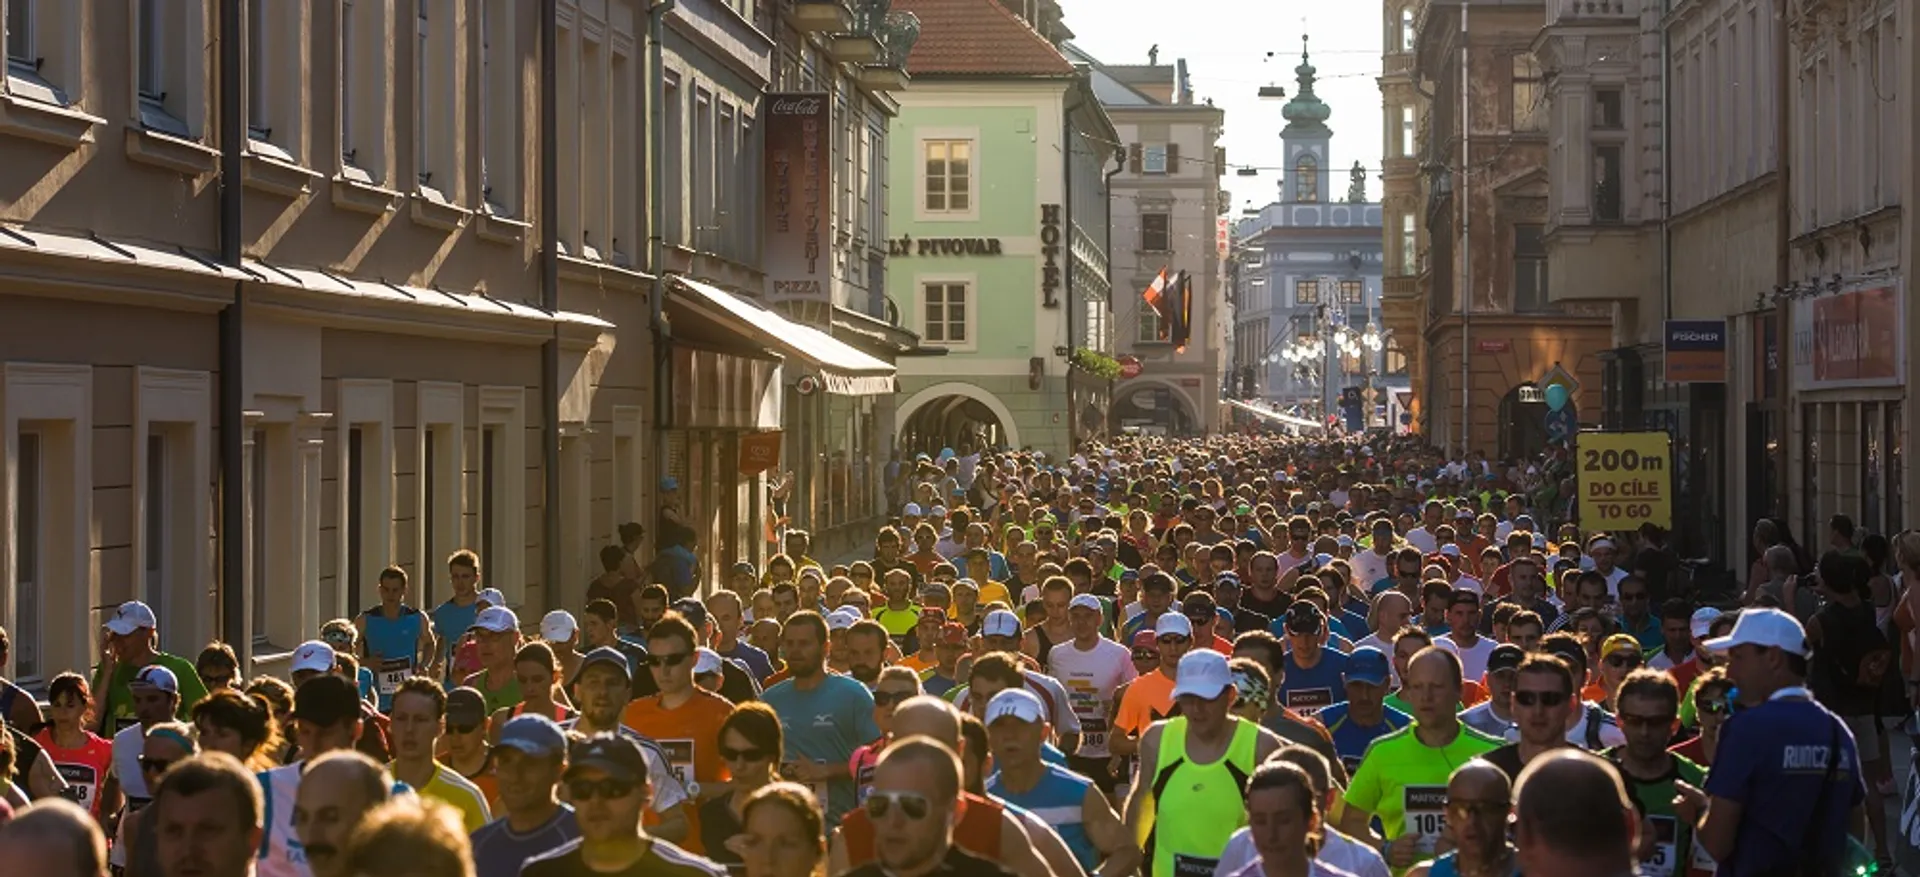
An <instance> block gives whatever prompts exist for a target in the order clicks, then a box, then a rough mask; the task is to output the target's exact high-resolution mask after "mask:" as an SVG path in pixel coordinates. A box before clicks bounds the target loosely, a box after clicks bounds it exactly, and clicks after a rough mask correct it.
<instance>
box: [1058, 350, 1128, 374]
mask: <svg viewBox="0 0 1920 877" xmlns="http://www.w3.org/2000/svg"><path fill="white" fill-rule="evenodd" d="M1067 362H1068V364H1069V365H1072V366H1073V367H1074V368H1077V369H1079V370H1081V371H1083V372H1086V373H1087V374H1090V375H1093V376H1094V377H1097V378H1105V379H1107V380H1109V381H1110V380H1113V379H1115V378H1118V377H1120V360H1117V359H1114V358H1113V357H1111V356H1108V355H1106V354H1104V353H1101V352H1100V351H1098V350H1089V349H1087V348H1085V347H1076V348H1074V349H1073V354H1072V355H1071V356H1068V357H1067Z"/></svg>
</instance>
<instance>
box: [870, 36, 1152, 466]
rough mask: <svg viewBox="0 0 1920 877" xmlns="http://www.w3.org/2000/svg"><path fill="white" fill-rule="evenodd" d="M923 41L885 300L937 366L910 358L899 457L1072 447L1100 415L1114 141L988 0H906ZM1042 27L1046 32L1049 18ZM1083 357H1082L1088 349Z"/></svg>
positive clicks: (1091, 107) (903, 107)
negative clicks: (1078, 359)
mask: <svg viewBox="0 0 1920 877" xmlns="http://www.w3.org/2000/svg"><path fill="white" fill-rule="evenodd" d="M898 6H899V8H900V9H901V10H903V11H910V12H913V13H914V14H915V15H916V16H918V18H919V22H920V27H921V30H920V38H919V42H918V43H917V44H916V46H915V48H914V52H913V55H912V57H911V58H910V59H909V62H908V72H909V73H911V74H912V76H913V86H912V88H910V89H909V90H908V91H907V92H905V93H904V94H902V95H901V97H900V112H899V116H898V117H897V118H896V119H895V120H894V123H893V126H892V128H891V131H890V133H889V135H888V138H887V145H888V150H889V158H888V161H887V170H888V174H889V186H888V198H889V202H890V204H891V213H892V219H891V222H892V230H893V234H894V237H893V239H892V240H891V241H890V243H889V247H888V252H889V256H888V259H887V284H886V288H887V290H888V295H889V297H890V298H891V299H892V300H893V302H894V303H895V304H896V305H897V306H898V308H899V310H900V313H901V314H902V315H903V319H902V322H903V324H904V326H905V328H907V329H909V330H910V331H913V332H915V333H917V334H918V335H919V336H920V338H921V343H922V344H924V345H927V346H929V347H935V348H939V349H942V350H944V351H945V355H944V356H940V357H925V358H907V359H902V360H901V361H900V363H899V367H900V388H899V395H900V400H899V402H898V403H897V405H896V409H895V423H896V426H897V427H898V430H899V433H900V437H901V438H900V440H901V444H902V447H903V450H906V451H909V452H912V451H922V450H925V451H930V452H938V451H939V450H941V449H942V448H944V447H952V448H954V449H955V450H957V451H961V452H963V453H964V447H965V446H968V445H971V446H1008V447H1015V448H1018V447H1033V448H1037V449H1040V450H1044V451H1046V452H1047V453H1049V454H1054V455H1061V454H1067V453H1070V452H1071V448H1072V447H1073V437H1074V436H1075V435H1076V434H1078V435H1079V436H1083V437H1084V436H1087V435H1093V434H1098V433H1099V432H1101V431H1103V429H1104V425H1105V423H1106V396H1107V381H1106V379H1105V378H1102V377H1097V376H1096V375H1094V374H1087V373H1081V369H1078V368H1074V367H1073V366H1072V365H1071V363H1072V362H1073V361H1074V356H1075V352H1076V351H1077V350H1088V351H1094V352H1096V353H1098V354H1100V355H1102V356H1109V357H1110V356H1111V353H1110V351H1111V350H1112V345H1111V337H1112V331H1113V329H1112V323H1111V320H1110V315H1109V303H1108V299H1109V292H1110V290H1109V289H1108V280H1107V277H1108V265H1107V255H1106V253H1107V246H1106V228H1107V221H1108V216H1107V203H1108V195H1107V189H1106V178H1105V173H1106V172H1107V171H1108V170H1110V169H1111V168H1112V167H1113V166H1114V164H1115V162H1114V160H1113V159H1114V146H1113V144H1115V143H1117V142H1118V135H1117V133H1116V132H1115V131H1114V129H1113V125H1112V124H1111V122H1109V121H1108V119H1107V116H1106V114H1105V112H1104V111H1102V109H1101V107H1100V103H1099V101H1098V100H1097V99H1096V98H1095V96H1094V94H1093V91H1092V87H1091V85H1090V83H1089V80H1088V76H1087V75H1086V73H1085V72H1083V71H1081V70H1079V69H1077V68H1076V67H1075V66H1074V65H1073V64H1072V63H1071V62H1069V61H1068V60H1067V58H1066V56H1065V55H1063V54H1062V53H1061V50H1060V49H1059V47H1058V46H1057V45H1056V44H1055V42H1053V41H1052V40H1051V39H1049V37H1048V36H1046V35H1043V34H1041V33H1040V32H1039V31H1036V30H1034V28H1033V27H1032V26H1031V25H1029V24H1028V23H1027V21H1026V20H1024V19H1022V18H1020V17H1019V16H1018V15H1016V14H1014V13H1013V12H1012V11H1010V10H1008V9H1006V8H1005V7H1003V6H1001V5H1000V4H998V3H996V2H993V0H908V2H901V3H899V4H898ZM1043 23H1044V22H1043ZM1083 355H1084V354H1083Z"/></svg>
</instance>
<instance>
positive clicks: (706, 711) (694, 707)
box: [620, 687, 733, 853]
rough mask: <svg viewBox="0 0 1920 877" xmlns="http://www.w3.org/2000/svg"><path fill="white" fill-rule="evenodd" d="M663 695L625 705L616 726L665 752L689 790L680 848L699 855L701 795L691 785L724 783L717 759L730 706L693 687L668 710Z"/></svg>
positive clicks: (724, 771)
mask: <svg viewBox="0 0 1920 877" xmlns="http://www.w3.org/2000/svg"><path fill="white" fill-rule="evenodd" d="M663 696H664V695H659V694H656V695H653V696H652V697H643V698H641V699H639V700H636V701H634V702H633V703H630V704H627V709H626V712H624V713H622V714H621V716H620V723H621V724H623V725H626V726H627V727H629V728H632V729H634V730H635V731H639V732H640V733H642V734H645V735H647V736H648V737H651V738H653V741H654V742H655V743H658V744H660V748H661V750H663V751H664V752H665V753H666V756H667V764H668V766H669V767H671V768H672V770H673V773H674V775H675V776H677V777H679V778H680V784H681V785H683V786H686V787H687V798H688V801H687V805H686V808H685V809H686V814H687V828H688V832H687V839H686V840H685V841H683V842H681V844H680V846H681V847H684V848H686V849H687V850H690V851H692V852H695V853H702V852H705V850H704V849H703V848H702V846H701V844H700V804H699V801H698V798H699V796H698V795H696V794H695V789H694V785H693V784H695V783H713V782H720V781H723V780H725V779H726V778H727V766H726V763H725V762H723V761H721V760H720V725H721V724H722V723H724V722H726V720H727V716H728V715H729V714H731V713H732V712H733V703H732V702H731V701H728V700H727V699H726V698H724V697H721V696H720V695H717V694H714V693H713V692H711V691H707V690H705V689H702V688H697V687H696V688H695V689H694V694H693V699H691V700H689V701H687V702H686V703H683V704H681V705H680V706H678V707H676V708H674V709H667V708H666V707H664V706H662V705H661V701H660V699H661V697H663Z"/></svg>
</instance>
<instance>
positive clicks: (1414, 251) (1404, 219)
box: [1400, 211, 1420, 277]
mask: <svg viewBox="0 0 1920 877" xmlns="http://www.w3.org/2000/svg"><path fill="white" fill-rule="evenodd" d="M1419 261H1420V242H1419V226H1418V225H1416V224H1415V223H1414V220H1413V212H1412V211H1408V212H1406V213H1402V214H1400V273H1401V274H1402V275H1404V276H1408V277H1411V276H1413V275H1415V274H1418V273H1420V272H1419Z"/></svg>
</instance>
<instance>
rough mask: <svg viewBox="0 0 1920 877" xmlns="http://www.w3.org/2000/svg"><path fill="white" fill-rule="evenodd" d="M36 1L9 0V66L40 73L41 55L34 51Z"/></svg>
mask: <svg viewBox="0 0 1920 877" xmlns="http://www.w3.org/2000/svg"><path fill="white" fill-rule="evenodd" d="M34 2H35V0H8V3H7V66H8V67H18V68H22V69H23V70H25V71H38V70H39V68H40V63H39V58H40V53H39V52H37V51H35V50H34V43H35V40H34V33H33V13H34V9H33V6H34Z"/></svg>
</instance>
